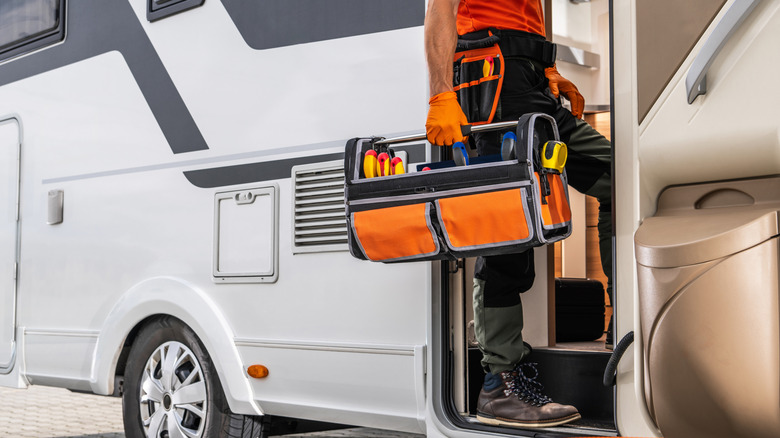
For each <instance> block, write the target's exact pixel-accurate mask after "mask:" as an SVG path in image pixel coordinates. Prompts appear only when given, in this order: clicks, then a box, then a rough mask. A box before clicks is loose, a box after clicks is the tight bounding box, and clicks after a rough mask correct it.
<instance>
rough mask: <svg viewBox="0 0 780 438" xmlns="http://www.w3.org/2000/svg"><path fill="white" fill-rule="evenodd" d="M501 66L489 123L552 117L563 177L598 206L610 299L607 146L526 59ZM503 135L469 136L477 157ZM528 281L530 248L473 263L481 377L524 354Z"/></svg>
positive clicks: (498, 147)
mask: <svg viewBox="0 0 780 438" xmlns="http://www.w3.org/2000/svg"><path fill="white" fill-rule="evenodd" d="M505 63H506V64H505V69H506V71H505V79H504V84H503V91H502V92H501V96H500V97H499V102H498V107H497V110H496V117H495V119H494V121H508V120H517V119H519V118H520V116H522V115H523V114H526V113H530V112H543V113H546V114H549V115H551V116H553V117H554V118H555V121H556V123H557V125H558V130H559V133H560V136H561V140H562V141H563V142H564V143H566V145H567V147H568V153H569V156H568V160H567V162H566V175H567V177H568V180H569V186H570V187H573V188H574V189H576V190H577V191H579V192H581V193H584V194H586V195H590V196H594V197H595V198H597V199H598V201H599V203H600V207H599V221H598V232H599V250H600V255H601V263H602V268H603V269H604V273H605V274H606V276H607V278H608V292H609V293H610V298H611V296H612V295H611V285H612V244H611V233H612V214H611V211H612V206H611V202H612V193H611V192H612V189H611V186H612V181H611V180H612V178H611V162H610V160H611V150H612V145H611V143H610V142H609V140H607V139H606V138H604V136H603V135H601V134H599V133H598V132H597V131H596V130H595V129H593V128H592V127H591V126H590V125H589V124H587V123H586V122H585V121H583V120H578V119H575V118H574V116H572V114H571V112H570V111H569V110H567V109H566V108H563V107H562V106H561V103H560V101H559V100H558V99H556V98H555V96H553V95H552V93H551V92H550V90H549V87H548V83H547V78H546V77H545V76H544V67H543V66H541V65H540V64H538V63H536V62H534V61H531V60H528V59H525V58H507V59H506V60H505ZM503 134H504V132H498V131H494V132H488V133H480V134H474V135H473V137H474V141H475V142H476V146H477V152H478V153H479V155H490V154H496V153H500V150H501V137H502V136H503ZM507 220H511V218H507ZM579 226H584V224H580V225H579ZM533 282H534V254H533V249H530V250H527V251H525V252H521V253H517V254H506V255H499V256H489V257H478V258H477V262H476V269H475V273H474V297H473V298H474V323H475V330H476V337H477V342H478V343H479V348H480V350H481V351H482V366H483V368H484V369H485V371H486V372H491V373H494V374H495V373H500V372H502V371H507V370H510V369H512V368H514V367H515V366H516V365H517V364H518V363H519V362H521V361H522V359H523V358H524V357H525V356H526V355H527V354H528V353H529V349H528V346H527V345H526V344H524V343H523V335H522V330H523V306H522V301H521V299H520V294H521V293H522V292H525V291H527V290H528V289H530V288H531V286H532V285H533Z"/></svg>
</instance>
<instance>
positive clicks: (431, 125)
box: [425, 91, 469, 146]
mask: <svg viewBox="0 0 780 438" xmlns="http://www.w3.org/2000/svg"><path fill="white" fill-rule="evenodd" d="M428 104H429V107H428V119H427V120H426V121H425V134H426V135H427V137H428V141H429V142H431V144H435V145H439V146H451V145H453V144H455V143H456V142H458V141H462V142H465V141H466V138H467V137H464V136H463V132H461V130H460V127H461V126H462V125H468V124H469V121H468V120H467V119H466V115H465V114H463V110H462V109H460V104H459V103H458V97H457V95H456V94H455V92H454V91H446V92H444V93H439V94H437V95H435V96H433V97H431V100H429V101H428Z"/></svg>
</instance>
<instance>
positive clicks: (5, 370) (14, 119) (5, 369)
mask: <svg viewBox="0 0 780 438" xmlns="http://www.w3.org/2000/svg"><path fill="white" fill-rule="evenodd" d="M6 123H15V124H16V136H17V145H16V239H15V240H16V248H15V250H14V259H15V260H14V265H15V269H14V274H13V289H12V291H11V302H12V303H13V304H12V306H11V307H12V310H11V320H10V323H11V335H12V339H11V354H10V356H9V357H8V362H5V363H1V362H0V374H9V373H10V372H11V371H12V370H13V369H14V365H15V364H16V351H17V343H16V335H17V333H16V317H17V313H16V312H17V293H18V285H19V280H18V278H19V244H20V234H21V221H20V217H21V216H20V213H21V212H20V203H21V196H20V195H21V171H22V166H21V163H22V121H21V118H20V117H19V116H18V115H16V114H11V115H6V116H0V125H3V124H6ZM0 323H3V324H5V323H4V322H0Z"/></svg>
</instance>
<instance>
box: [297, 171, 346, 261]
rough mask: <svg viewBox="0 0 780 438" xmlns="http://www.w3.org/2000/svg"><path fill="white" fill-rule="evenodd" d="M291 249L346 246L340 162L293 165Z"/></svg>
mask: <svg viewBox="0 0 780 438" xmlns="http://www.w3.org/2000/svg"><path fill="white" fill-rule="evenodd" d="M293 186H294V187H295V202H294V208H295V211H294V219H295V227H294V230H293V233H294V236H293V242H294V245H293V253H302V252H323V251H344V250H347V220H346V217H345V209H344V163H343V162H342V161H333V162H329V163H319V164H315V165H305V166H296V167H294V168H293Z"/></svg>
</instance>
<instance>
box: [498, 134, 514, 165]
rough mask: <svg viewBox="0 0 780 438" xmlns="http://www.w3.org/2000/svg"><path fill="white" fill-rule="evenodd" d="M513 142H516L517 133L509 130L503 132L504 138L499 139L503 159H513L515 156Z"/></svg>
mask: <svg viewBox="0 0 780 438" xmlns="http://www.w3.org/2000/svg"><path fill="white" fill-rule="evenodd" d="M515 144H517V135H515V133H514V132H512V131H509V132H507V133H506V134H504V138H503V139H501V159H502V160H504V161H509V160H514V159H515V158H517V155H516V154H515Z"/></svg>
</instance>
